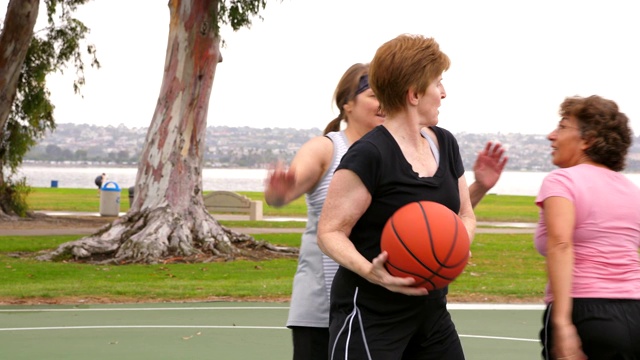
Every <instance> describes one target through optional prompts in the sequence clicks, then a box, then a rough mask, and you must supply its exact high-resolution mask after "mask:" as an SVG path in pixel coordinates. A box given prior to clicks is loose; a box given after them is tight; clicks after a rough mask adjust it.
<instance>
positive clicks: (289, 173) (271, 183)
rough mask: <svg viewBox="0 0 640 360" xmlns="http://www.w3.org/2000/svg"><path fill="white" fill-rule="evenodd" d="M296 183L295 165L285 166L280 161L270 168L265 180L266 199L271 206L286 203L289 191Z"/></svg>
mask: <svg viewBox="0 0 640 360" xmlns="http://www.w3.org/2000/svg"><path fill="white" fill-rule="evenodd" d="M295 183H296V172H295V169H294V168H293V167H290V168H288V169H287V168H285V166H284V164H283V163H282V162H280V161H279V162H278V163H276V164H274V165H272V166H271V167H270V168H269V172H268V174H267V179H266V180H265V201H266V202H267V204H269V205H271V206H276V207H277V206H283V205H285V204H286V195H287V191H289V189H291V188H292V187H293V186H294V185H295Z"/></svg>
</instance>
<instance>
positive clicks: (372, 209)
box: [318, 34, 476, 360]
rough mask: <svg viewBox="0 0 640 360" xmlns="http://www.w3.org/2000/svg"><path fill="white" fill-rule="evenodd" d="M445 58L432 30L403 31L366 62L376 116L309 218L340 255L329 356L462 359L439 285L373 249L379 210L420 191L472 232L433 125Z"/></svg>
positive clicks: (470, 216)
mask: <svg viewBox="0 0 640 360" xmlns="http://www.w3.org/2000/svg"><path fill="white" fill-rule="evenodd" d="M449 65H450V60H449V57H448V56H447V55H446V54H445V53H443V52H442V51H441V50H440V48H439V45H438V43H437V42H436V41H435V40H434V39H433V38H426V37H424V36H420V35H407V34H405V35H400V36H398V37H396V38H395V39H392V40H390V41H388V42H386V43H385V44H383V45H382V46H381V47H380V48H378V50H377V51H376V54H375V56H374V58H373V60H372V62H371V65H370V69H369V81H370V85H371V89H372V90H373V92H374V93H375V94H376V96H377V98H378V101H379V102H380V106H381V108H382V111H383V112H384V113H385V115H386V116H385V121H384V123H383V124H382V125H380V126H377V127H376V128H375V129H373V130H371V131H370V132H368V133H367V134H366V135H364V136H363V137H362V138H361V139H360V140H358V141H357V142H355V143H354V144H353V145H351V147H350V148H349V150H347V152H346V154H345V155H344V157H343V158H342V161H341V162H340V165H339V166H338V168H337V170H336V171H335V173H334V175H333V178H332V180H331V184H330V186H329V189H328V191H327V197H326V200H325V203H324V207H323V209H322V212H321V214H320V220H319V223H318V245H319V246H320V248H321V249H322V251H323V252H324V253H326V254H327V255H328V256H330V257H331V258H332V259H334V260H335V261H336V262H337V263H338V264H340V267H339V268H338V271H337V272H336V274H335V277H334V279H333V286H332V288H331V309H330V318H331V321H330V324H329V333H330V336H329V349H330V354H329V358H330V359H346V358H348V359H409V358H411V359H450V360H454V359H464V353H463V351H462V346H461V343H460V339H459V337H458V334H457V331H456V329H455V326H454V324H453V321H452V320H451V316H450V314H449V312H448V311H447V308H446V294H447V288H444V289H440V290H434V291H430V292H427V290H426V289H425V288H422V287H415V286H413V285H414V283H415V280H414V279H413V278H403V277H395V276H392V275H390V274H389V273H388V272H387V271H386V269H385V267H384V263H385V262H386V260H387V256H388V255H387V253H386V252H381V249H380V235H381V233H382V229H383V227H384V224H385V223H386V221H387V219H388V218H389V217H390V216H391V215H392V214H393V213H394V212H395V211H396V210H397V209H399V208H400V207H402V206H404V205H406V204H408V203H411V202H415V201H422V200H426V201H435V202H438V203H441V204H443V205H445V206H446V207H448V208H449V209H451V210H452V211H453V212H454V213H456V214H459V216H460V218H461V220H462V222H463V224H464V225H465V228H466V230H467V232H468V234H469V238H470V239H473V235H474V233H475V226H476V220H475V215H474V213H473V209H472V205H471V200H470V195H469V188H468V186H467V182H466V180H465V177H464V166H463V164H462V158H461V156H460V151H459V149H458V143H457V141H456V139H455V137H454V136H453V135H452V134H451V133H450V132H449V131H447V130H445V129H443V128H440V127H438V126H437V124H438V108H439V107H440V104H441V101H442V99H444V98H445V97H446V92H445V90H444V86H443V84H442V74H443V73H444V72H445V71H446V70H447V69H448V68H449Z"/></svg>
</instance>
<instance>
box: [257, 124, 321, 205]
mask: <svg viewBox="0 0 640 360" xmlns="http://www.w3.org/2000/svg"><path fill="white" fill-rule="evenodd" d="M332 157H333V143H332V141H331V140H330V139H328V138H327V137H325V136H318V137H315V138H313V139H311V140H309V141H307V142H306V143H305V144H304V145H302V147H301V148H300V150H298V152H297V153H296V156H295V157H294V158H293V161H291V166H290V167H289V168H288V169H287V168H285V166H284V165H283V164H282V163H277V164H275V165H274V166H273V167H272V168H271V169H270V170H269V174H268V175H267V179H266V180H265V191H264V198H265V201H266V202H267V204H269V205H271V206H275V207H280V206H284V205H287V204H288V203H290V202H292V201H293V200H295V199H297V198H299V197H300V196H302V195H303V194H304V193H306V192H308V191H310V190H311V189H313V187H315V186H316V184H317V183H318V181H320V179H321V178H322V176H323V175H324V173H325V172H326V171H327V169H328V168H329V165H330V163H331V159H332Z"/></svg>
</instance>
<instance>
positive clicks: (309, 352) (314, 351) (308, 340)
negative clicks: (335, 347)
mask: <svg viewBox="0 0 640 360" xmlns="http://www.w3.org/2000/svg"><path fill="white" fill-rule="evenodd" d="M290 328H291V337H292V338H293V360H327V359H328V358H329V355H328V354H329V328H316V327H304V326H290Z"/></svg>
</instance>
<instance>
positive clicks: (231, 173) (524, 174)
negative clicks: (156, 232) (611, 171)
mask: <svg viewBox="0 0 640 360" xmlns="http://www.w3.org/2000/svg"><path fill="white" fill-rule="evenodd" d="M137 171H138V168H134V167H73V166H62V165H56V166H42V165H29V164H25V165H23V166H22V167H21V168H20V170H19V171H18V176H19V177H26V179H27V183H28V184H29V185H30V186H32V187H51V186H54V185H55V187H61V188H96V189H97V186H96V185H95V184H94V179H95V178H96V176H98V175H100V174H102V173H103V172H104V173H106V174H107V181H114V182H115V183H116V184H118V186H119V187H120V188H121V189H123V190H126V189H128V188H129V187H130V186H134V185H135V180H136V173H137ZM546 175H547V173H546V172H528V171H505V172H503V173H502V176H501V177H500V181H498V184H497V185H496V186H495V187H494V188H493V189H491V191H490V193H491V194H498V195H527V196H535V195H536V194H537V193H538V189H539V188H540V184H541V183H542V180H543V179H544V177H545V176H546ZM625 175H626V176H627V177H628V178H629V179H630V180H631V181H633V182H634V183H635V184H637V185H638V186H640V174H639V173H629V174H625ZM266 177H267V170H266V169H204V170H203V171H202V185H203V189H204V190H205V191H211V190H228V191H264V180H265V179H266ZM466 177H467V182H468V183H469V184H471V183H472V182H473V180H474V178H473V171H468V172H467V173H466Z"/></svg>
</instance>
